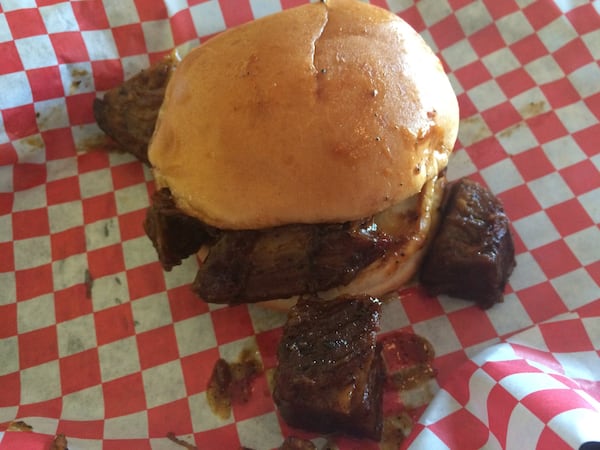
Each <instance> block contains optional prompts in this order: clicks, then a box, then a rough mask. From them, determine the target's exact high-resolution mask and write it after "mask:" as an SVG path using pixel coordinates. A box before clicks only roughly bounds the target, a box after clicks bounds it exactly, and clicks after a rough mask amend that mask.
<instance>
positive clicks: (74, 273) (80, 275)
mask: <svg viewBox="0 0 600 450" xmlns="http://www.w3.org/2000/svg"><path fill="white" fill-rule="evenodd" d="M87 267H88V264H87V255H86V254H85V253H84V254H80V255H73V256H69V257H68V258H65V259H60V260H58V261H54V262H52V279H53V281H54V289H55V290H57V291H60V290H61V289H66V288H68V287H71V286H75V285H77V284H83V283H85V281H86V270H87Z"/></svg>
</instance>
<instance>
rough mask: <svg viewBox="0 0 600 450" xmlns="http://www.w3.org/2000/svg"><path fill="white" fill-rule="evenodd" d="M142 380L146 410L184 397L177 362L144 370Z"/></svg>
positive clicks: (184, 391)
mask: <svg viewBox="0 0 600 450" xmlns="http://www.w3.org/2000/svg"><path fill="white" fill-rule="evenodd" d="M142 379H143V382H144V393H145V394H146V404H147V405H148V408H154V407H155V406H160V405H164V404H166V403H171V402H174V401H175V400H180V399H182V398H185V396H186V390H185V383H184V381H183V371H182V370H181V363H180V362H179V360H176V361H171V362H168V363H166V364H161V365H160V366H156V367H151V368H150V369H146V370H144V371H143V372H142Z"/></svg>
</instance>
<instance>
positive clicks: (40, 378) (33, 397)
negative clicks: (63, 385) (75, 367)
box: [20, 360, 61, 405]
mask: <svg viewBox="0 0 600 450" xmlns="http://www.w3.org/2000/svg"><path fill="white" fill-rule="evenodd" d="M20 374H21V405H28V404H31V403H39V402H43V401H46V400H51V399H54V398H59V397H61V390H60V369H59V367H58V360H54V361H50V362H47V363H45V364H40V365H39V366H34V367H30V368H28V369H24V370H21V372H20Z"/></svg>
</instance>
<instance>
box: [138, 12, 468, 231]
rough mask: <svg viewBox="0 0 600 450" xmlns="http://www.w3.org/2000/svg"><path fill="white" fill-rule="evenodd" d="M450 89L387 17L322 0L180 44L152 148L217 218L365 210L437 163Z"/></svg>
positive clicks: (160, 164)
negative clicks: (183, 47)
mask: <svg viewBox="0 0 600 450" xmlns="http://www.w3.org/2000/svg"><path fill="white" fill-rule="evenodd" d="M457 129H458V105H457V101H456V96H455V94H454V92H453V91H452V87H451V85H450V83H449V81H448V78H447V77H446V75H445V73H444V71H443V68H442V65H441V63H440V62H439V60H438V59H437V57H436V56H435V55H434V54H433V52H432V51H431V50H430V48H429V47H428V46H427V45H426V44H425V42H424V41H423V40H422V38H421V37H420V36H419V35H418V34H417V33H416V32H415V31H414V30H413V29H412V28H411V27H410V26H409V25H408V24H406V23H405V22H404V21H403V20H401V19H400V18H398V17H397V16H396V15H394V14H392V13H390V12H388V11H386V10H383V9H381V8H378V7H374V6H371V5H368V4H364V3H360V2H356V1H354V0H328V1H327V2H326V3H314V4H309V5H304V6H301V7H298V8H294V9H291V10H287V11H284V12H281V13H278V14H275V15H272V16H268V17H265V18H262V19H259V20H257V21H254V22H251V23H249V24H246V25H243V26H241V27H238V28H236V29H231V30H228V31H226V32H224V33H222V34H220V35H218V36H217V37H215V38H213V39H211V40H209V41H208V42H207V43H205V44H203V45H201V46H200V47H198V48H197V49H195V50H193V51H192V52H191V53H190V54H188V56H186V57H185V58H184V59H183V61H182V63H181V64H180V66H179V68H178V69H177V71H176V72H175V73H174V75H173V77H172V79H171V82H170V83H169V86H168V88H167V93H166V98H165V102H164V103H163V107H162V110H161V113H160V116H159V122H158V126H157V130H156V132H155V135H154V138H153V141H152V143H151V145H150V150H149V157H150V161H151V163H152V165H153V166H154V175H155V178H156V180H157V183H158V185H159V186H168V187H170V189H171V191H172V192H173V195H174V197H175V198H176V201H177V204H178V206H179V207H180V208H181V209H182V210H184V211H185V212H186V213H187V214H190V215H192V216H195V217H198V218H199V219H201V220H203V221H205V222H206V223H208V224H210V225H213V226H216V227H219V228H226V229H246V228H264V227H268V226H275V225H281V224H286V223H317V222H344V221H347V220H354V219H358V218H361V217H367V216H370V215H373V214H375V213H377V212H378V211H381V210H383V209H386V208H388V207H389V206H391V205H394V204H396V203H398V202H399V201H401V200H402V199H404V198H407V197H409V196H411V195H413V194H415V193H417V192H419V191H420V190H421V187H422V186H423V184H424V183H425V181H426V180H427V179H429V178H431V177H432V176H434V175H437V173H438V172H439V171H440V170H441V169H442V168H443V167H445V166H446V165H447V163H448V156H449V154H450V152H451V151H452V148H453V146H454V143H455V140H456V134H457Z"/></svg>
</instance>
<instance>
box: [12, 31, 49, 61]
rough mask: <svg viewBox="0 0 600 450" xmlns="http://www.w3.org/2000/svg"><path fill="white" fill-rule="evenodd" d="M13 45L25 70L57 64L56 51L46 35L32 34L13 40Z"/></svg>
mask: <svg viewBox="0 0 600 450" xmlns="http://www.w3.org/2000/svg"><path fill="white" fill-rule="evenodd" d="M15 46H16V47H17V50H18V52H19V57H20V58H21V62H22V63H23V67H24V68H25V69H27V70H29V69H38V68H40V67H48V66H55V65H56V64H58V59H56V53H54V47H53V46H52V42H50V38H49V37H48V36H47V35H40V36H32V37H27V38H23V39H17V40H15Z"/></svg>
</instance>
